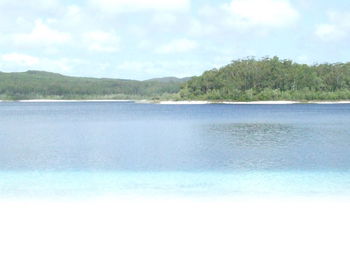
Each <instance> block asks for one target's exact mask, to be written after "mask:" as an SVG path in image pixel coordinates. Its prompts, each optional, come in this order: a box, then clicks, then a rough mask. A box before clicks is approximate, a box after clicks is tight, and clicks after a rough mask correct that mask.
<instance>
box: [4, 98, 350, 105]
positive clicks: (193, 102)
mask: <svg viewBox="0 0 350 263" xmlns="http://www.w3.org/2000/svg"><path fill="white" fill-rule="evenodd" d="M1 102H20V103H51V102H55V103H59V102H130V103H139V104H161V105H205V104H228V105H230V104H232V105H284V104H350V100H337V101H329V100H328V101H326V100H325V101H288V100H278V101H277V100H276V101H208V100H205V101H201V100H188V101H187V100H183V101H172V100H163V101H153V100H147V99H144V100H132V99H130V100H126V99H125V100H124V99H123V100H106V99H96V100H93V99H87V100H57V99H32V100H16V101H11V100H0V103H1Z"/></svg>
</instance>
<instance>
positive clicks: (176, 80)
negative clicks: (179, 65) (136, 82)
mask: <svg viewBox="0 0 350 263" xmlns="http://www.w3.org/2000/svg"><path fill="white" fill-rule="evenodd" d="M190 79H191V77H187V78H177V77H164V78H153V79H149V80H147V81H155V82H163V83H168V82H173V83H185V82H186V81H188V80H190Z"/></svg>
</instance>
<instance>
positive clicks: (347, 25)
mask: <svg viewBox="0 0 350 263" xmlns="http://www.w3.org/2000/svg"><path fill="white" fill-rule="evenodd" d="M328 19H329V23H325V24H320V25H318V26H317V27H316V29H315V35H316V36H317V37H318V38H320V39H321V40H324V41H339V40H343V39H346V38H349V37H350V12H344V13H341V12H329V13H328Z"/></svg>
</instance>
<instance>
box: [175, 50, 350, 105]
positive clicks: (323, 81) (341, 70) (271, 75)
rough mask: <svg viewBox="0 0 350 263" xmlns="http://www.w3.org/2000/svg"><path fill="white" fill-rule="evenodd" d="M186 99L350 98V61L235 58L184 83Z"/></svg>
mask: <svg viewBox="0 0 350 263" xmlns="http://www.w3.org/2000/svg"><path fill="white" fill-rule="evenodd" d="M180 96H181V98H182V99H196V100H231V101H255V100H348V99H350V63H336V64H318V65H312V66H309V65H306V64H298V63H294V62H293V61H291V60H281V59H279V58H278V57H273V58H263V59H261V60H256V59H254V58H247V59H242V60H236V61H232V63H231V64H229V65H227V66H225V67H222V68H220V69H212V70H209V71H206V72H204V73H203V74H202V75H201V76H199V77H193V78H192V79H190V80H189V81H188V82H186V83H185V84H184V85H182V88H181V91H180Z"/></svg>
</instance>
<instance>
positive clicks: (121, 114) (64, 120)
mask: <svg viewBox="0 0 350 263" xmlns="http://www.w3.org/2000/svg"><path fill="white" fill-rule="evenodd" d="M129 194H131V195H133V194H141V195H143V194H145V195H195V196H238V195H293V196H294V195H349V194H350V104H332V105H326V104H324V105H316V104H294V105H220V104H208V105H157V104H137V103H119V102H72V103H69V102H60V103H16V102H13V103H1V104H0V195H1V196H2V197H51V196H55V197H66V196H68V197H75V196H76V197H78V196H84V197H94V196H100V195H129Z"/></svg>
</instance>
